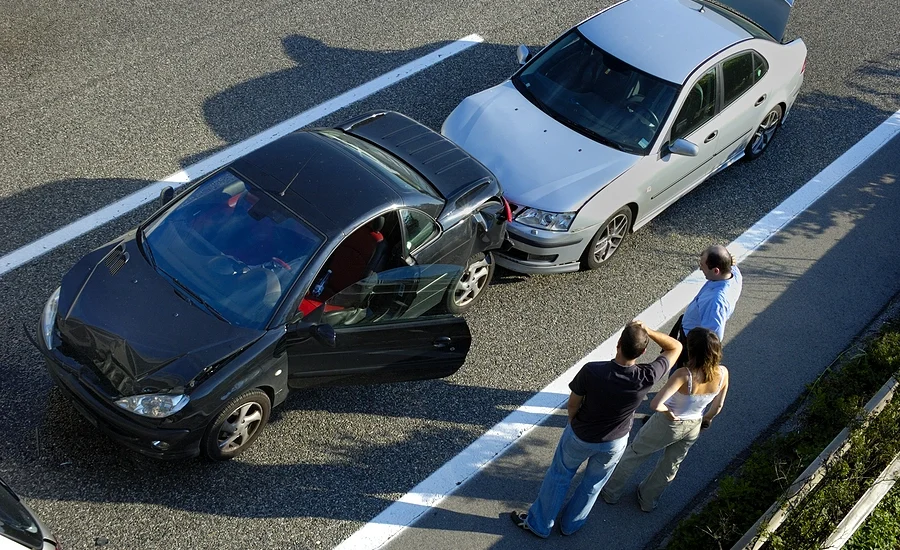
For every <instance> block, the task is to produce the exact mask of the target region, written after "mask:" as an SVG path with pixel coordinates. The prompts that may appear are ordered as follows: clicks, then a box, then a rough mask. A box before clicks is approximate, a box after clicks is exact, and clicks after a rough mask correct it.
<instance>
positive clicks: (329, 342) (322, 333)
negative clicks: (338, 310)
mask: <svg viewBox="0 0 900 550" xmlns="http://www.w3.org/2000/svg"><path fill="white" fill-rule="evenodd" d="M309 333H310V334H312V337H313V338H315V339H316V341H317V342H319V343H320V344H325V345H326V346H328V347H330V348H333V347H334V346H335V345H336V344H337V336H336V335H335V333H334V327H333V326H331V325H313V326H311V327H309Z"/></svg>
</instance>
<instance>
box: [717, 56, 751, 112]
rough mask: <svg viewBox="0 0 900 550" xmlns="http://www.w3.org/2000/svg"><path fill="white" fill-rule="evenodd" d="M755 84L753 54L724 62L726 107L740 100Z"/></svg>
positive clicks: (723, 87)
mask: <svg viewBox="0 0 900 550" xmlns="http://www.w3.org/2000/svg"><path fill="white" fill-rule="evenodd" d="M753 83H754V79H753V52H744V53H741V54H738V55H736V56H734V57H730V58H728V59H726V60H725V61H723V62H722V89H723V95H722V99H723V100H724V103H723V104H724V105H729V104H731V102H733V101H734V100H735V99H737V98H739V97H740V96H741V95H742V94H743V93H744V92H746V91H747V90H749V89H750V87H751V86H753Z"/></svg>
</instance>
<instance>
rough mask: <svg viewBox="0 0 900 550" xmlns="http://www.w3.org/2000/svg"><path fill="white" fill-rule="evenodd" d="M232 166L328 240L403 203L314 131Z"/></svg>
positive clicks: (279, 141) (293, 136) (284, 140)
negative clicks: (376, 211)
mask: <svg viewBox="0 0 900 550" xmlns="http://www.w3.org/2000/svg"><path fill="white" fill-rule="evenodd" d="M231 167H232V168H233V169H234V170H236V171H237V172H239V173H240V174H241V175H243V176H244V177H246V178H248V179H249V180H250V181H251V182H253V184H255V185H257V186H259V187H261V188H262V189H263V190H265V191H267V192H268V193H270V194H271V195H273V196H274V197H276V198H278V199H279V200H280V201H282V202H283V203H284V204H285V205H286V206H287V207H288V208H290V209H292V210H294V211H295V212H296V213H297V214H299V215H301V216H303V217H304V218H306V219H307V221H308V222H310V223H311V224H313V225H314V226H315V227H316V228H317V229H319V230H320V231H322V232H323V233H325V234H326V235H328V236H332V235H335V234H338V233H340V232H342V231H345V230H347V229H348V227H350V226H351V225H352V224H353V223H354V222H356V221H357V220H359V219H360V218H362V217H364V216H366V215H368V214H369V213H371V212H372V211H373V210H379V209H382V208H385V207H386V206H388V205H391V204H394V203H403V202H404V201H403V200H402V197H401V196H400V195H399V194H398V193H397V192H396V191H395V190H394V189H393V188H391V187H390V186H388V185H387V184H386V183H385V182H384V181H382V180H381V178H380V177H379V176H377V175H376V174H375V173H374V172H373V171H371V170H369V169H368V168H366V167H365V166H363V165H362V164H360V163H359V162H358V161H357V160H356V159H354V158H353V157H352V156H350V155H348V154H346V153H344V152H343V151H341V149H340V148H338V147H336V146H334V145H332V144H331V143H329V142H328V141H327V140H325V139H324V138H322V137H320V136H318V135H317V134H315V133H312V132H307V131H299V132H294V133H292V134H288V135H286V136H284V137H282V138H279V139H277V140H276V141H273V142H272V143H269V144H268V145H265V146H264V147H260V148H259V149H257V150H256V151H253V152H251V153H248V154H247V155H245V156H243V157H241V158H240V159H238V160H236V161H234V163H232V165H231Z"/></svg>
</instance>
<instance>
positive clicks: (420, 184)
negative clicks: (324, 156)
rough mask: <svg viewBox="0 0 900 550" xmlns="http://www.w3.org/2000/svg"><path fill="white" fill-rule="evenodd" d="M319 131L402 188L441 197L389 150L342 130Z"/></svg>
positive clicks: (437, 197) (426, 181) (429, 184)
mask: <svg viewBox="0 0 900 550" xmlns="http://www.w3.org/2000/svg"><path fill="white" fill-rule="evenodd" d="M318 133H319V135H321V136H325V137H327V138H331V139H333V140H334V141H336V142H337V143H339V144H341V145H342V146H343V147H344V148H345V149H347V150H349V151H351V152H353V153H355V154H356V155H357V156H358V157H359V158H361V159H362V160H363V162H365V163H366V165H368V166H370V167H372V168H374V169H375V170H377V171H378V172H379V173H380V174H382V175H384V176H386V177H387V179H388V181H390V182H391V183H393V184H394V185H396V186H398V187H400V188H401V189H404V190H406V189H409V188H412V189H415V190H416V191H418V192H420V193H425V194H426V195H428V196H430V197H434V198H436V199H440V198H441V194H440V193H438V192H437V190H436V189H435V188H434V187H433V186H432V185H431V183H429V182H428V180H426V179H425V178H423V177H422V176H421V175H419V173H418V172H416V171H415V170H413V169H412V168H411V167H409V166H408V165H407V164H406V163H404V162H403V161H401V160H400V159H398V158H396V157H394V156H393V155H392V154H390V153H388V152H387V151H384V150H383V149H381V148H379V147H376V146H375V145H373V144H371V143H369V142H368V141H365V140H363V139H359V138H358V137H356V136H351V135H350V134H347V133H344V132H341V131H340V130H330V129H327V130H319V131H318Z"/></svg>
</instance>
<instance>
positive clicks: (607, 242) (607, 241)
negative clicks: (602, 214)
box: [594, 213, 629, 264]
mask: <svg viewBox="0 0 900 550" xmlns="http://www.w3.org/2000/svg"><path fill="white" fill-rule="evenodd" d="M628 223H629V221H628V216H626V215H625V214H624V213H620V214H617V215H615V216H613V217H612V219H610V220H609V221H608V222H607V223H606V227H605V228H604V230H603V234H602V235H600V238H599V239H597V242H596V243H595V244H594V261H595V262H596V263H598V264H600V263H603V262H605V261H606V260H608V259H609V258H611V257H612V255H613V254H615V253H616V249H618V248H619V245H620V244H622V239H624V238H625V236H626V235H627V234H628Z"/></svg>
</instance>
